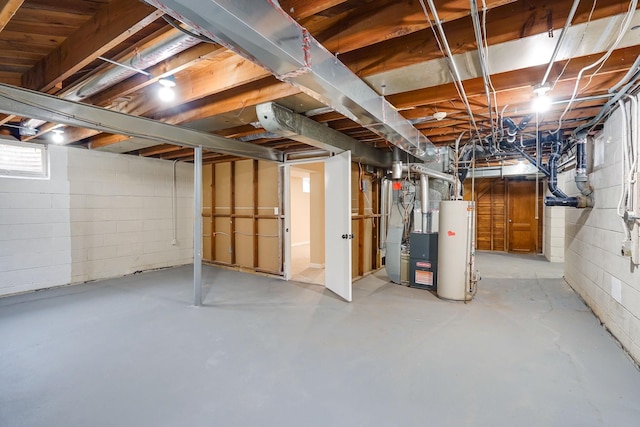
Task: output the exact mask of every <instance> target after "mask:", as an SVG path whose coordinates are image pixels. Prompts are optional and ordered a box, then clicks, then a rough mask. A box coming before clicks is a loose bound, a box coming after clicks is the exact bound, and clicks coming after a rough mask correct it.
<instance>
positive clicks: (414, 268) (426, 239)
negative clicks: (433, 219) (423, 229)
mask: <svg viewBox="0 0 640 427" xmlns="http://www.w3.org/2000/svg"><path fill="white" fill-rule="evenodd" d="M409 242H410V245H411V246H410V258H409V286H411V287H412V288H420V289H428V290H430V291H435V290H436V287H437V284H438V282H437V277H438V233H411V238H410V240H409Z"/></svg>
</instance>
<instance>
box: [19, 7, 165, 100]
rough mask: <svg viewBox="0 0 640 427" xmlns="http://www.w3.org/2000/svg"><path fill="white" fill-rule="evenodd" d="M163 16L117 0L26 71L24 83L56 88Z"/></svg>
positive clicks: (32, 85)
mask: <svg viewBox="0 0 640 427" xmlns="http://www.w3.org/2000/svg"><path fill="white" fill-rule="evenodd" d="M161 15H162V13H161V12H159V11H158V10H156V9H153V8H151V7H149V6H147V5H146V4H144V3H141V2H138V1H135V0H113V1H112V2H110V3H108V4H106V5H105V6H104V7H102V8H101V9H100V10H99V11H98V12H97V13H96V15H95V16H94V17H93V19H91V20H89V21H88V22H86V23H85V24H84V25H82V26H81V27H80V28H78V30H77V31H76V32H74V33H73V34H72V35H71V36H70V37H69V38H67V39H66V40H65V41H64V42H62V43H61V44H60V45H59V46H58V47H57V48H55V49H53V50H52V51H51V52H50V53H49V54H48V55H47V56H46V57H45V58H43V59H42V60H41V61H40V62H38V63H37V64H36V65H35V66H34V67H33V68H32V69H31V70H29V71H28V72H27V73H25V74H24V75H23V76H22V85H23V86H24V87H25V88H27V89H36V90H40V91H43V92H46V91H48V90H50V89H52V88H53V87H54V86H55V85H57V84H59V83H61V82H62V81H63V80H64V79H66V78H67V77H69V76H71V75H72V74H74V73H75V72H76V71H78V70H80V69H82V68H83V67H84V66H85V65H87V64H88V63H90V62H91V61H93V60H95V59H96V58H97V57H98V56H100V55H102V54H103V53H105V52H107V51H108V50H109V49H111V48H112V47H114V46H116V45H117V44H118V43H120V42H122V41H123V40H125V39H126V38H127V37H129V36H130V35H131V34H132V33H135V32H137V31H139V30H140V29H142V28H144V27H145V26H146V25H148V24H149V23H151V22H153V21H154V20H155V19H157V18H158V17H159V16H161Z"/></svg>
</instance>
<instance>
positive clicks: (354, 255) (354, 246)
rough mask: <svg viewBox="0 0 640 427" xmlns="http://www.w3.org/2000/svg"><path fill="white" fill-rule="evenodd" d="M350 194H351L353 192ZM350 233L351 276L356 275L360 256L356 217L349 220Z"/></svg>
mask: <svg viewBox="0 0 640 427" xmlns="http://www.w3.org/2000/svg"><path fill="white" fill-rule="evenodd" d="M351 194H353V192H352V193H351ZM356 195H357V192H356ZM357 206H358V205H357V204H356V207H357ZM351 233H352V234H353V240H351V277H358V276H359V274H358V262H359V258H358V257H359V256H360V252H359V250H358V240H359V239H360V234H359V232H358V220H356V219H354V220H351Z"/></svg>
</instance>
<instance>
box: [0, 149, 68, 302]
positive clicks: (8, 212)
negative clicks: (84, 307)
mask: <svg viewBox="0 0 640 427" xmlns="http://www.w3.org/2000/svg"><path fill="white" fill-rule="evenodd" d="M48 151H49V162H50V179H20V178H6V177H0V295H5V294H13V293H19V292H25V291H30V290H34V289H42V288H48V287H52V286H59V285H65V284H67V283H69V282H70V278H71V237H70V222H69V218H70V212H69V182H68V179H67V163H68V162H67V149H65V148H63V147H57V146H50V147H49V149H48Z"/></svg>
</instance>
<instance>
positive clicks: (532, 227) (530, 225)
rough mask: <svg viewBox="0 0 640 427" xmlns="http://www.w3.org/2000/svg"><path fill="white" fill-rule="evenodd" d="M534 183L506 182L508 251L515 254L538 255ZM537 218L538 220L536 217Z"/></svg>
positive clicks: (537, 220)
mask: <svg viewBox="0 0 640 427" xmlns="http://www.w3.org/2000/svg"><path fill="white" fill-rule="evenodd" d="M535 194H536V183H535V181H508V184H507V197H508V205H509V207H508V220H507V236H508V242H509V243H508V250H509V252H516V253H538V252H539V245H538V234H539V233H538V222H539V221H540V219H536V198H535ZM538 218H540V217H539V216H538Z"/></svg>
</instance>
